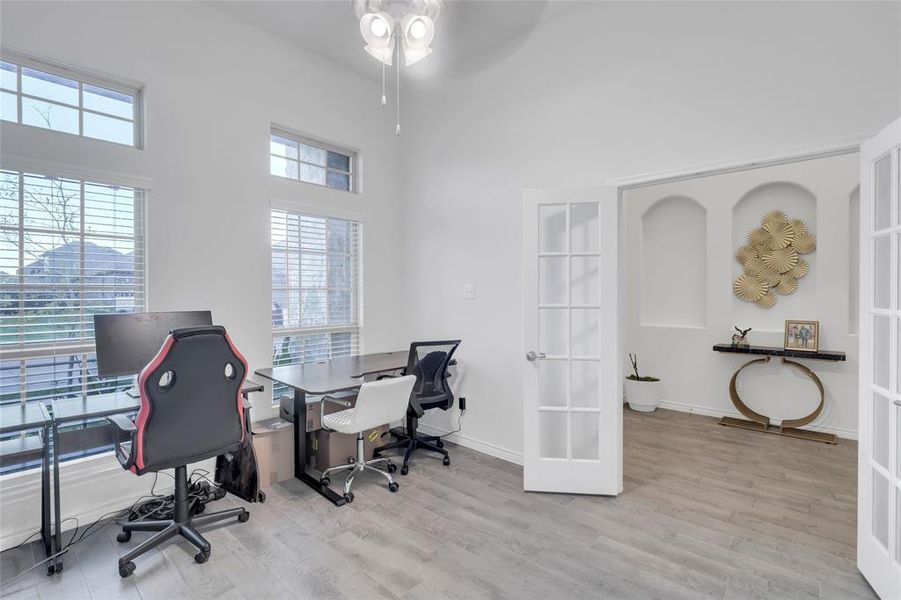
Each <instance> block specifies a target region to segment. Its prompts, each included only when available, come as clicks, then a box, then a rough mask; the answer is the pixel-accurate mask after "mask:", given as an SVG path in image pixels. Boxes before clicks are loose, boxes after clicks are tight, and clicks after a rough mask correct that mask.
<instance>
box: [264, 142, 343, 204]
mask: <svg viewBox="0 0 901 600" xmlns="http://www.w3.org/2000/svg"><path fill="white" fill-rule="evenodd" d="M269 154H270V161H269V164H270V173H271V174H272V175H277V176H279V177H287V178H288V179H296V180H297V181H305V182H306V183H315V184H316V185H322V186H325V187H330V188H334V189H336V190H344V191H347V192H352V191H356V187H355V185H354V167H355V165H354V163H355V162H356V153H354V152H351V151H349V150H341V149H340V148H332V147H329V146H328V145H326V144H322V143H320V142H314V141H312V140H307V139H304V138H300V137H297V136H294V135H292V134H289V133H285V132H283V131H279V130H276V129H273V130H272V132H271V134H270V136H269Z"/></svg>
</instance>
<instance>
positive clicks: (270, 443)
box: [252, 419, 294, 488]
mask: <svg viewBox="0 0 901 600" xmlns="http://www.w3.org/2000/svg"><path fill="white" fill-rule="evenodd" d="M252 431H253V450H254V453H255V454H256V458H257V471H258V474H259V480H260V487H261V488H264V487H267V486H270V485H272V484H275V483H278V482H280V481H285V480H288V479H291V478H292V477H294V425H292V424H290V423H286V422H285V421H283V420H281V419H266V420H264V421H258V422H256V423H254V424H253V426H252Z"/></svg>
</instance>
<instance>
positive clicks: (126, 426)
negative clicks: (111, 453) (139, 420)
mask: <svg viewBox="0 0 901 600" xmlns="http://www.w3.org/2000/svg"><path fill="white" fill-rule="evenodd" d="M106 420H107V421H109V422H110V423H112V424H113V425H114V426H115V427H116V429H118V430H119V432H120V433H127V434H128V435H129V436H132V435H134V434H135V433H137V432H138V428H137V427H135V424H134V421H132V420H131V419H129V418H128V417H126V416H125V415H109V416H108V417H107V418H106Z"/></svg>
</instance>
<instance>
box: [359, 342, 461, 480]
mask: <svg viewBox="0 0 901 600" xmlns="http://www.w3.org/2000/svg"><path fill="white" fill-rule="evenodd" d="M459 345H460V340H443V341H434V342H413V343H412V344H410V354H409V356H408V357H407V366H406V368H405V369H404V372H403V374H404V375H415V376H416V383H415V384H414V385H413V392H412V393H411V394H410V405H409V406H408V407H407V419H406V430H405V431H404V432H403V433H401V432H399V431H392V433H393V434H394V436H395V437H396V438H397V441H396V442H392V443H390V444H387V445H385V446H381V447H379V448H376V449H375V456H379V455H381V453H382V452H385V451H387V450H393V449H395V448H402V449H405V453H404V464H403V466H402V467H401V468H400V474H401V475H406V474H407V473H408V472H409V470H410V469H409V465H408V463H409V462H410V456H411V455H412V454H413V452H415V451H416V450H418V449H422V450H429V451H431V452H437V453H438V454H441V455H442V456H443V460H442V462H443V463H444V465H449V464H450V456H448V453H447V450H445V449H444V443H443V442H442V441H441V436H438V435H419V433H418V432H417V430H418V426H419V419H420V417H422V416H423V415H424V414H425V411H427V410H431V409H433V408H440V409H441V410H448V409H450V408H451V407H452V406H453V405H454V394H453V392H452V391H451V389H450V385H448V382H447V379H448V377H450V375H449V374H448V372H447V369H448V367H449V366H450V363H451V359H452V358H453V356H454V352H456V350H457V347H458V346H459Z"/></svg>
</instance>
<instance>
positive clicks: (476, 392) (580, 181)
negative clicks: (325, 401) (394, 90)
mask: <svg viewBox="0 0 901 600" xmlns="http://www.w3.org/2000/svg"><path fill="white" fill-rule="evenodd" d="M899 22H901V5H899V4H897V3H881V4H865V3H850V2H849V3H817V4H814V3H731V2H724V3H709V2H700V3H691V4H688V3H666V2H663V3H656V4H643V3H631V2H629V3H626V2H621V3H609V4H608V3H604V4H601V3H590V4H589V3H584V4H582V5H579V6H577V7H575V8H573V9H572V10H570V11H568V12H564V13H562V14H561V15H559V16H558V17H557V18H556V19H554V20H553V21H550V22H547V23H545V24H543V25H541V26H540V27H538V28H537V29H536V30H535V31H534V32H533V33H532V34H531V37H529V38H527V39H521V40H517V42H516V44H517V45H518V48H514V49H509V53H508V54H507V56H506V57H505V58H504V59H503V60H502V61H499V62H492V63H491V64H490V65H488V66H482V65H479V64H473V65H472V68H471V71H470V73H469V74H468V75H466V76H463V77H461V78H458V79H454V80H447V81H442V82H441V84H440V85H436V86H435V87H434V88H430V89H426V90H423V91H422V92H421V93H420V95H418V96H416V98H415V103H414V102H408V103H407V105H406V106H407V109H405V115H404V119H405V123H404V136H405V137H404V140H403V147H402V159H401V163H402V165H403V169H404V175H405V176H404V178H403V181H402V183H403V185H404V186H405V187H404V190H405V191H404V199H405V202H406V212H405V214H406V219H407V220H406V229H407V231H408V234H407V238H406V241H407V251H406V257H407V261H406V265H407V279H406V281H407V295H408V297H409V299H410V300H411V301H413V302H415V303H416V304H418V305H420V306H426V305H427V306H429V310H428V311H427V312H426V311H422V312H419V311H416V312H410V313H408V316H409V321H410V333H411V334H412V335H413V336H422V337H431V336H449V335H453V336H459V337H461V338H462V339H463V340H464V341H463V345H462V346H461V348H460V360H461V361H463V364H464V367H465V368H466V377H467V379H466V382H465V384H464V386H462V389H461V390H460V391H461V392H462V393H463V394H464V395H466V396H467V398H468V409H469V410H468V415H467V417H466V420H465V423H464V434H465V436H467V437H468V438H470V439H472V440H475V441H477V442H480V443H482V444H484V446H483V447H488V448H490V447H492V446H493V447H499V448H500V449H502V450H503V451H504V452H506V453H507V454H517V453H521V451H522V410H521V396H522V394H521V385H522V384H521V380H522V378H521V371H522V365H523V357H522V353H523V347H522V320H523V319H522V308H521V307H522V301H521V285H522V276H521V270H522V266H521V262H522V261H521V256H520V250H521V231H520V222H521V214H520V205H521V201H522V199H521V198H522V195H521V191H522V189H523V188H532V187H545V186H563V185H573V186H576V185H593V184H603V183H604V182H605V181H607V180H608V179H609V178H612V177H624V176H629V175H636V174H640V173H648V172H654V171H658V170H662V169H671V168H676V167H680V166H685V165H694V164H703V163H705V162H719V161H722V160H725V159H729V158H732V157H744V156H756V155H764V154H770V153H773V152H776V151H779V150H782V149H787V148H793V147H797V146H805V145H809V144H817V143H821V142H828V141H831V140H835V139H839V138H846V137H849V136H862V135H867V134H870V133H872V132H874V131H876V130H877V129H878V128H879V127H880V126H882V125H884V124H886V123H888V122H889V121H891V120H892V119H893V118H894V117H896V116H897V115H898V114H899V113H901V52H899V51H901V46H899V44H901V41H899ZM423 250H428V252H427V253H424V252H423ZM436 264H440V265H441V270H440V272H438V273H436V272H435V265H436ZM464 282H472V283H474V284H476V290H477V299H476V300H475V301H471V300H464V299H463V298H462V289H461V288H462V284H463V283H464ZM450 419H451V416H449V415H447V414H439V415H435V416H430V417H429V420H430V422H432V423H433V424H435V425H437V426H439V427H450V425H451V423H450Z"/></svg>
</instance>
